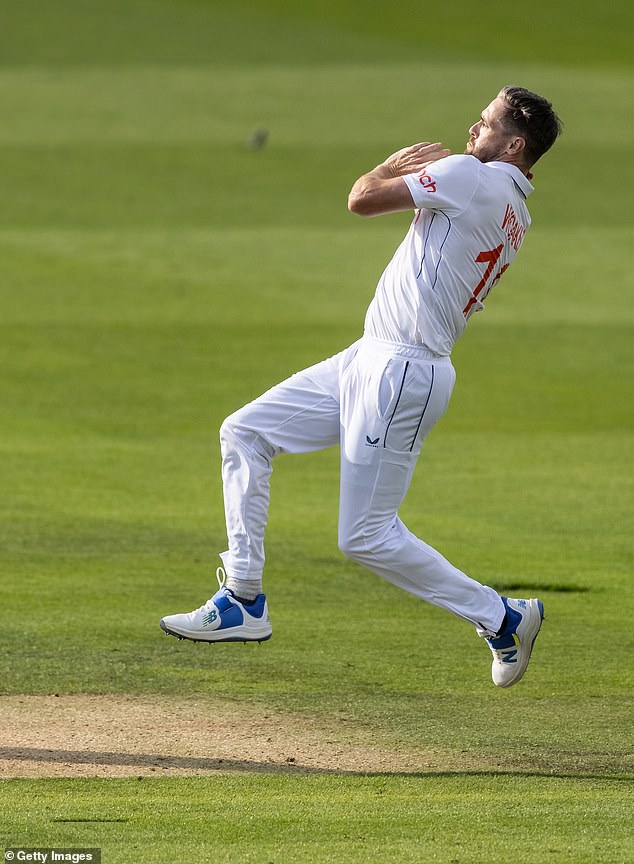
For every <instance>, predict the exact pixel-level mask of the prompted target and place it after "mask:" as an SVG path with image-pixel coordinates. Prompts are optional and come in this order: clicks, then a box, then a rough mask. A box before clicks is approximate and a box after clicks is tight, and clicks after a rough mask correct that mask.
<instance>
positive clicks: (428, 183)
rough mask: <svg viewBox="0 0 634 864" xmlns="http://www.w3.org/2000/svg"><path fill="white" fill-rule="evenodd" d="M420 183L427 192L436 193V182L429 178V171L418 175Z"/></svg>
mask: <svg viewBox="0 0 634 864" xmlns="http://www.w3.org/2000/svg"><path fill="white" fill-rule="evenodd" d="M418 182H419V183H420V185H421V186H422V187H423V188H424V189H425V191H426V192H435V191H436V181H435V180H433V179H432V178H431V177H430V176H429V174H428V173H427V171H423V172H422V174H419V175H418Z"/></svg>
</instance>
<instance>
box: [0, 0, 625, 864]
mask: <svg viewBox="0 0 634 864" xmlns="http://www.w3.org/2000/svg"><path fill="white" fill-rule="evenodd" d="M501 11H502V10H501V9H500V10H496V8H495V6H491V8H490V9H489V8H488V7H487V10H486V11H484V12H483V10H482V8H477V9H476V8H475V7H473V5H472V4H466V3H458V4H457V5H456V4H454V5H452V6H451V7H447V8H439V9H429V10H425V11H424V15H423V13H422V12H420V11H419V10H418V8H416V9H414V8H413V7H412V6H411V4H407V3H406V2H405V0H399V2H395V3H392V4H389V5H388V6H386V5H385V4H378V3H370V2H366V3H362V4H361V5H359V4H356V5H355V4H353V5H350V4H348V5H346V4H344V5H342V4H340V3H334V2H333V3H331V2H320V3H316V2H306V3H302V4H296V6H295V7H293V9H292V10H287V9H286V4H285V3H284V4H283V3H282V2H281V0H280V2H277V0H262V2H259V3H256V2H252V3H250V4H249V3H247V2H244V3H243V2H235V0H232V2H231V3H228V2H227V3H223V2H214V3H212V2H203V0H198V2H180V3H176V2H168V0H163V2H159V0H133V2H125V3H124V2H122V0H111V2H108V3H106V2H98V0H50V2H47V3H46V4H44V5H43V4H40V3H35V2H33V0H24V2H21V3H19V4H17V3H16V4H12V8H11V9H9V10H5V13H6V14H4V18H3V21H4V23H3V26H2V28H0V118H1V119H2V122H1V123H0V156H1V159H0V166H1V167H0V170H1V171H2V194H3V207H2V209H1V212H0V308H1V309H2V316H1V319H0V368H1V369H2V375H0V450H1V451H2V452H1V454H0V455H1V462H0V464H2V483H1V484H0V513H1V515H2V518H1V520H0V568H1V572H2V577H3V579H2V582H1V583H0V601H1V603H2V608H3V612H4V615H3V640H2V649H1V650H0V688H1V691H2V692H3V693H5V694H15V693H55V692H58V693H86V692H89V693H144V694H156V696H157V698H159V697H160V695H161V694H178V693H182V692H183V691H185V692H186V693H187V695H188V696H194V697H196V698H197V699H199V700H200V701H201V702H203V703H204V700H205V698H206V697H207V696H208V694H212V695H213V697H214V698H215V699H218V698H226V699H227V700H229V701H231V702H232V704H238V705H239V704H241V703H242V702H245V703H246V701H248V702H249V703H250V704H251V705H256V706H257V705H260V706H261V707H262V709H263V710H265V709H266V708H267V706H268V707H273V708H276V709H278V710H282V711H292V712H302V713H306V714H308V715H315V716H317V717H320V716H321V717H322V718H323V717H326V718H333V717H334V718H337V717H345V718H346V722H347V723H349V724H350V726H351V728H354V729H355V730H356V732H355V735H356V736H357V738H358V739H359V740H363V741H364V742H366V743H367V744H368V745H369V746H377V747H382V748H390V747H392V748H405V749H407V750H408V751H411V752H414V753H417V752H420V753H424V752H425V751H426V750H434V751H436V752H438V751H444V752H447V753H452V754H456V753H461V752H465V753H468V754H473V755H476V756H478V757H479V758H480V759H481V760H483V761H484V762H488V763H489V764H490V765H491V773H488V774H487V773H483V774H480V775H469V774H466V773H465V774H453V775H447V776H444V775H442V773H441V774H435V775H421V776H411V777H410V776H399V775H389V774H386V775H377V776H368V777H360V776H354V775H345V774H335V775H332V776H331V775H327V776H312V775H311V776H303V775H302V776H293V775H292V774H283V773H282V774H279V775H275V774H271V775H269V774H266V775H265V774H261V773H257V772H254V773H253V774H248V773H247V774H241V775H239V776H238V775H231V776H219V777H214V778H204V779H203V778H184V779H178V780H175V779H167V778H163V779H156V780H152V781H151V782H150V781H143V782H140V781H133V780H129V781H104V780H99V781H97V780H94V781H93V780H81V781H80V780H73V781H70V780H55V781H45V780H41V781H26V780H25V781H8V782H3V783H2V784H0V797H2V799H3V804H2V812H3V816H4V819H3V827H2V832H3V833H2V835H0V839H2V840H4V841H5V843H6V844H7V845H8V844H9V843H15V844H23V845H27V844H30V845H34V846H45V845H48V844H49V843H58V844H71V845H103V847H104V850H105V851H104V862H106V861H108V862H112V861H121V862H127V861H129V860H132V856H133V855H134V856H135V860H139V861H152V862H161V861H168V860H174V850H175V848H178V849H183V850H185V851H186V852H187V854H190V856H191V858H192V860H195V856H196V855H200V854H202V852H201V850H202V849H204V850H205V853H208V852H209V851H210V850H212V851H213V857H214V858H215V859H216V860H218V861H226V862H234V861H236V862H237V861H254V862H266V861H269V860H270V861H276V862H277V861H278V860H279V861H281V860H284V861H304V860H311V861H312V860H314V861H333V862H348V861H351V862H352V861H354V862H357V861H361V860H367V859H369V860H370V861H373V860H402V861H409V860H411V861H419V860H429V861H447V862H453V861H460V862H462V861H465V862H466V861H477V860H488V861H502V860H507V859H508V857H509V845H510V844H512V843H513V842H514V840H515V839H516V837H517V831H518V830H519V832H520V836H521V837H522V842H524V843H525V844H526V846H525V850H526V851H525V854H518V853H517V852H516V851H514V853H513V854H514V857H515V858H516V859H517V860H519V861H522V862H523V861H526V862H533V861H535V862H537V861H539V862H541V861H543V860H547V861H553V862H557V861H571V862H572V861H574V862H578V861H592V862H600V864H602V862H606V864H607V862H610V864H617V862H625V861H626V860H628V857H631V845H630V846H628V837H627V832H626V826H627V824H628V819H627V815H626V800H627V799H626V791H627V790H628V788H629V787H628V783H630V782H631V776H632V775H631V762H630V757H628V753H631V710H632V701H631V695H632V684H633V678H632V672H631V668H630V665H629V664H628V662H627V660H628V658H629V657H630V656H631V649H632V642H633V639H632V628H631V624H630V618H631V614H630V612H629V611H628V610H631V605H632V599H633V593H632V586H631V580H630V574H631V572H632V546H631V537H632V534H633V528H634V526H633V525H632V518H631V513H632V497H633V496H632V485H631V459H632V427H633V423H632V419H633V418H632V409H631V403H632V400H631V380H632V372H633V371H634V370H633V365H634V364H633V355H632V347H631V346H632V324H633V320H634V312H633V309H634V306H633V304H632V302H631V298H632V287H633V286H632V277H631V268H630V265H629V254H630V253H629V250H630V248H631V242H632V232H631V230H630V228H629V227H628V226H629V222H628V219H629V216H628V214H629V208H630V194H629V189H630V188H631V167H630V162H631V160H630V158H629V146H630V142H631V139H632V134H633V132H634V128H633V126H634V124H633V121H632V119H631V116H630V114H629V113H628V112H627V111H626V110H625V108H624V106H625V105H626V104H627V99H626V94H627V93H628V91H629V89H630V88H631V83H632V74H631V64H630V60H629V42H628V37H627V33H628V27H627V26H626V24H627V20H628V19H629V18H631V10H630V7H629V5H628V4H625V3H620V2H618V3H613V4H610V5H609V7H606V8H605V9H602V10H601V14H600V15H599V14H598V13H596V12H594V10H591V9H590V6H589V4H588V3H582V4H581V5H579V4H578V5H577V7H576V9H575V12H574V14H571V13H570V12H569V10H567V7H566V6H565V4H564V5H562V6H553V5H552V4H551V3H545V2H544V3H542V2H540V3H538V4H537V6H535V4H534V5H533V7H531V16H532V19H533V21H535V22H537V23H535V25H530V26H527V25H526V22H525V21H524V15H525V10H519V9H517V10H513V9H509V8H508V7H504V14H503V16H502V17H500V15H501ZM520 11H521V17H522V22H521V26H520V25H519V23H518V22H519V16H520ZM458 21H459V22H460V26H457V25H456V22H458ZM492 22H494V25H495V26H494V28H493V29H495V33H496V38H495V39H491V37H490V33H491V30H492ZM421 34H424V35H423V36H421ZM509 81H513V82H518V83H523V84H525V85H526V86H529V87H533V88H535V89H537V90H541V91H543V92H544V93H545V94H546V95H548V96H549V97H550V98H551V99H552V100H553V102H554V103H555V105H556V107H557V108H558V110H559V111H560V113H561V115H562V117H563V119H564V121H565V134H564V137H563V138H562V140H561V141H560V142H559V143H558V145H557V146H556V148H555V149H554V150H553V152H552V153H550V154H548V155H547V156H546V157H545V158H544V161H543V164H541V163H540V164H538V166H537V170H536V180H535V185H536V192H535V195H534V197H533V198H531V201H530V202H529V203H530V205H531V212H532V214H533V219H534V227H533V228H532V229H531V232H530V234H529V236H528V238H527V240H526V243H525V247H524V248H523V250H522V254H521V256H520V257H519V259H518V262H517V264H516V265H515V266H514V267H513V268H512V270H511V271H509V273H508V274H507V275H506V276H505V278H504V280H503V282H502V283H501V284H500V285H499V286H498V287H497V288H496V290H495V293H494V295H493V296H492V297H491V299H490V304H488V305H487V311H486V312H485V313H484V314H483V315H481V316H476V318H475V320H473V321H472V323H471V324H470V327H469V332H468V333H467V334H466V336H465V337H464V339H463V340H462V341H461V342H460V343H459V344H458V346H457V348H456V351H455V357H454V362H455V365H456V368H457V372H458V382H457V385H456V390H455V393H454V397H453V399H452V403H451V405H450V408H449V410H448V412H447V415H446V417H445V418H443V420H442V422H441V424H440V425H439V428H438V429H437V430H436V431H435V432H434V433H433V434H432V436H431V437H430V440H429V443H428V445H427V446H426V449H425V451H424V452H423V456H422V459H421V464H420V466H419V469H418V473H417V476H416V478H415V481H414V485H413V487H412V490H411V493H410V495H409V496H408V499H407V501H406V504H405V506H404V508H403V516H404V518H405V520H406V521H407V522H408V524H409V525H410V526H411V527H412V528H413V529H414V530H415V531H416V532H417V533H419V534H420V535H421V536H422V537H424V538H425V539H426V540H427V541H429V542H431V543H432V544H434V545H436V546H437V547H438V548H439V549H441V550H442V551H443V552H444V553H445V554H446V555H447V556H448V557H449V558H450V560H452V561H453V562H454V563H456V564H457V565H459V566H461V567H462V568H464V569H466V570H467V571H468V572H469V573H471V574H472V575H473V576H475V577H476V578H478V579H480V580H481V581H485V582H488V583H490V584H493V585H495V586H496V587H498V588H499V589H500V590H505V591H509V593H515V592H517V593H531V594H532V593H536V592H539V594H540V596H542V598H543V600H544V602H545V605H546V614H547V619H546V623H545V626H544V630H543V633H542V635H540V639H539V642H538V643H537V647H536V654H535V659H534V663H532V665H531V668H530V670H529V673H528V675H527V677H526V679H525V681H523V682H522V684H521V685H520V686H519V687H518V688H516V689H514V690H512V691H510V692H498V691H496V690H494V688H493V687H492V685H491V684H490V682H489V681H488V678H489V657H488V652H487V651H486V649H485V648H484V647H483V646H482V645H481V644H480V642H479V641H478V639H477V638H476V637H475V636H474V635H473V633H472V632H471V631H470V629H469V628H468V627H466V626H465V625H464V624H463V623H462V622H460V621H458V620H455V619H453V618H450V617H448V616H447V615H446V614H444V613H442V612H441V611H440V610H438V609H435V608H433V607H430V606H425V605H423V604H421V603H419V602H417V601H415V600H414V599H413V598H411V597H408V596H405V595H402V594H400V593H399V592H398V591H397V590H396V589H395V588H393V587H392V586H390V585H387V584H384V583H381V582H380V581H379V580H378V579H377V578H376V577H374V576H371V575H368V574H366V573H365V572H363V571H362V570H360V569H359V568H357V567H355V566H353V565H352V564H349V563H347V562H346V561H345V560H344V559H343V558H342V556H341V555H340V554H339V552H338V550H337V548H336V509H337V485H338V468H337V453H336V452H334V451H333V452H324V453H318V454H314V455H309V456H302V457H296V458H282V459H280V460H279V461H278V463H277V465H276V471H275V474H274V478H273V502H272V507H271V520H270V530H269V534H268V544H267V552H268V565H267V573H266V588H267V593H268V595H269V599H270V604H271V614H272V618H273V624H274V631H275V632H274V637H273V639H272V640H271V642H270V643H268V644H267V645H266V646H262V647H261V648H260V649H258V650H253V651H250V650H239V651H235V650H232V649H231V646H217V647H215V648H210V649H206V648H201V649H198V650H196V649H194V647H193V646H191V645H185V644H181V643H177V642H176V640H168V639H166V638H164V637H162V635H161V633H160V631H159V630H158V627H157V620H158V618H159V617H160V616H161V615H162V614H164V613H166V612H171V611H178V610H181V609H188V608H193V606H194V605H196V604H197V603H199V602H201V601H202V600H203V599H204V598H205V597H206V596H208V595H209V593H210V591H211V582H212V581H213V570H214V569H215V566H216V563H217V559H216V553H217V552H218V551H221V550H223V549H224V548H225V536H224V523H223V513H222V501H221V497H220V483H219V455H218V448H217V442H216V439H217V430H218V427H219V425H220V423H221V421H222V419H223V418H224V416H226V414H227V413H229V412H230V411H232V410H234V409H235V408H237V407H239V406H240V405H241V404H242V403H243V402H244V401H246V400H248V399H250V398H252V397H253V396H255V395H257V394H258V393H259V392H261V391H262V390H263V389H264V388H266V387H267V386H269V385H270V384H272V383H274V382H275V381H277V380H279V379H281V378H282V377H285V376H287V375H288V374H289V373H290V372H292V371H294V370H295V369H298V368H301V367H303V366H305V365H306V364H308V363H311V362H314V361H316V360H319V359H321V358H322V357H324V356H326V355H328V354H329V353H334V352H335V351H337V350H340V349H341V348H342V347H345V345H347V344H348V343H349V342H351V341H352V340H353V339H355V338H357V336H358V335H359V333H360V331H361V327H362V322H363V315H364V312H365V308H366V306H367V303H368V301H369V299H370V297H371V295H372V292H373V289H374V285H375V283H376V280H377V277H378V275H379V273H380V271H381V269H382V267H383V266H384V264H385V263H386V261H387V259H388V258H389V257H390V255H391V254H392V251H393V249H394V247H395V245H396V243H397V242H398V241H399V240H400V238H401V236H402V234H403V232H404V230H405V226H406V224H407V217H406V216H395V217H386V218H384V219H380V220H372V221H367V222H366V221H362V220H358V219H355V217H352V216H351V215H349V214H348V213H347V211H346V206H345V201H346V195H347V191H348V188H349V186H350V185H351V183H352V182H353V180H354V179H355V177H356V176H357V175H358V174H359V173H360V172H361V171H363V170H365V169H367V168H369V167H371V166H372V165H373V164H375V163H376V162H378V161H379V160H380V159H382V158H384V157H385V156H386V155H387V154H388V153H389V152H391V151H392V150H394V149H396V148H398V147H400V146H403V145H404V144H405V143H409V142H412V141H415V140H419V139H420V138H422V137H431V138H433V139H434V140H436V139H437V138H442V139H443V140H444V141H445V142H446V143H447V145H448V146H450V147H452V148H453V149H454V150H456V151H460V150H461V149H462V147H463V146H464V141H465V138H466V129H467V128H468V126H469V125H470V123H471V122H473V120H474V119H475V118H476V117H477V116H478V114H479V112H480V110H481V108H482V107H483V105H484V104H485V103H486V102H487V101H489V100H490V99H491V98H492V97H493V96H494V95H495V93H496V92H497V90H498V88H499V87H500V86H501V85H502V84H504V83H507V82H509ZM259 126H265V127H267V128H268V129H269V133H270V135H269V143H268V145H267V147H266V148H265V149H264V150H262V151H259V152H251V151H249V150H248V149H247V147H246V142H247V140H248V138H249V136H250V134H251V133H252V132H253V130H254V129H255V128H257V127H259ZM351 607H353V609H354V614H351V613H350V611H349V610H350V608H351ZM385 610H390V614H389V617H388V618H387V619H386V615H385ZM500 766H503V767H502V768H500ZM509 766H514V769H513V771H511V770H510V768H509ZM496 771H499V772H500V774H499V775H497V774H496V773H495V772H496ZM513 772H514V773H513ZM227 813H229V814H230V816H229V819H228V821H227ZM91 814H92V815H94V816H95V818H97V817H99V818H104V814H105V815H106V816H110V817H111V818H113V819H114V818H117V819H119V818H121V819H125V820H127V821H125V822H121V823H103V824H99V823H94V824H93V823H78V824H77V825H74V824H71V823H67V822H56V821H54V820H55V819H67V818H72V817H73V816H78V817H82V818H89V817H90V816H91ZM487 814H494V816H493V815H487ZM219 815H222V817H223V819H225V822H223V823H222V826H221V829H220V831H219V832H216V831H215V829H214V825H215V824H217V823H216V820H217V818H218V816H219ZM516 819H517V820H519V822H517V821H515V820H516ZM493 820H495V821H493ZM518 825H519V828H518ZM106 853H107V857H106ZM143 856H145V857H143ZM185 857H186V856H185V855H184V854H183V856H182V860H185Z"/></svg>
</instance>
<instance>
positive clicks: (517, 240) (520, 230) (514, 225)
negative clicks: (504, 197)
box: [502, 204, 526, 252]
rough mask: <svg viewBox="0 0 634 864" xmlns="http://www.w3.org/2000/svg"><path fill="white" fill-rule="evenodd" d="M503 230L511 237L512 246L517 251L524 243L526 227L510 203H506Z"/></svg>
mask: <svg viewBox="0 0 634 864" xmlns="http://www.w3.org/2000/svg"><path fill="white" fill-rule="evenodd" d="M502 231H504V233H505V234H506V236H507V237H508V238H509V241H510V243H511V246H512V247H513V249H515V251H516V252H517V250H518V249H519V248H520V246H521V245H522V240H523V239H524V235H525V234H526V228H524V226H523V225H522V224H521V223H520V221H519V219H518V218H517V216H516V215H515V210H513V208H512V207H511V205H510V204H507V205H506V212H505V214H504V219H503V220H502Z"/></svg>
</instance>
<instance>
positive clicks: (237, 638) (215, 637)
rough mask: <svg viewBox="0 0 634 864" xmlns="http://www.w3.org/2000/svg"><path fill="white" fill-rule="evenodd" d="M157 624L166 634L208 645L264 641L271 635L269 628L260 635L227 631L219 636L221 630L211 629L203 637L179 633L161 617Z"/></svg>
mask: <svg viewBox="0 0 634 864" xmlns="http://www.w3.org/2000/svg"><path fill="white" fill-rule="evenodd" d="M159 626H160V627H161V630H163V631H164V632H165V633H166V634H167V635H168V636H175V637H176V638H177V639H186V640H187V641H188V642H207V643H208V644H209V645H211V644H213V643H214V642H266V641H267V640H269V639H270V638H271V636H272V633H271V631H270V630H269V631H268V633H267V632H266V631H264V632H263V633H262V635H257V634H255V633H254V634H253V635H249V636H245V635H244V634H236V633H234V635H231V634H230V633H227V635H225V636H220V635H219V634H220V633H222V630H215V631H211V632H210V633H208V634H205V636H203V637H200V636H195V635H194V634H191V635H188V634H186V633H179V632H178V631H177V630H170V628H169V627H168V626H167V625H166V624H165V622H164V621H163V619H161V621H160V622H159Z"/></svg>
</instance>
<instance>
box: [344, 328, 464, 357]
mask: <svg viewBox="0 0 634 864" xmlns="http://www.w3.org/2000/svg"><path fill="white" fill-rule="evenodd" d="M360 341H361V345H362V346H364V347H368V348H371V349H372V350H373V351H383V352H385V353H387V354H395V355H398V356H399V357H410V358H411V359H413V360H433V361H434V363H450V362H451V359H450V358H449V357H447V356H441V355H440V354H435V353H434V352H433V351H431V350H430V349H429V348H428V347H427V346H426V345H412V344H408V343H405V342H389V341H388V340H387V339H377V338H376V337H375V336H367V335H365V334H364V336H363V338H362V339H361V340H360Z"/></svg>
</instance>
